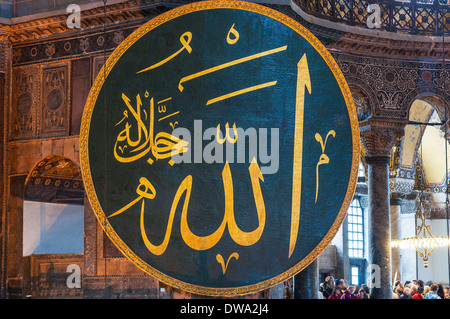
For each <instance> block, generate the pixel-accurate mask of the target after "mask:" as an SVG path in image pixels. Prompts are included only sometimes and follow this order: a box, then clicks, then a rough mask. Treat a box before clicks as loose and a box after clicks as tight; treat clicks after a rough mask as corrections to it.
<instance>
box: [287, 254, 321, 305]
mask: <svg viewBox="0 0 450 319" xmlns="http://www.w3.org/2000/svg"><path fill="white" fill-rule="evenodd" d="M293 290H294V299H318V298H319V294H318V291H319V263H318V261H317V259H315V260H314V261H313V262H312V263H311V264H309V265H308V267H306V268H305V269H303V270H302V271H301V272H300V273H298V274H297V275H295V276H294V287H293Z"/></svg>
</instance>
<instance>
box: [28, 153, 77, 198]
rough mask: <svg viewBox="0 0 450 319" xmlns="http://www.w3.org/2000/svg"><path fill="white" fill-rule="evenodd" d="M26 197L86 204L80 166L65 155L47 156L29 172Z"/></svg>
mask: <svg viewBox="0 0 450 319" xmlns="http://www.w3.org/2000/svg"><path fill="white" fill-rule="evenodd" d="M24 199H25V200H29V201H39V202H48V203H63V204H78V205H84V185H83V180H82V177H81V170H80V168H79V167H78V166H77V164H75V163H74V162H73V161H72V160H70V159H68V158H66V157H63V156H59V155H50V156H48V157H45V158H44V159H42V160H40V161H39V162H38V163H37V164H36V165H35V166H34V167H33V168H32V169H31V171H30V173H29V174H28V176H27V179H26V181H25V196H24Z"/></svg>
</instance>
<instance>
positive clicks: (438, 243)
mask: <svg viewBox="0 0 450 319" xmlns="http://www.w3.org/2000/svg"><path fill="white" fill-rule="evenodd" d="M430 214H431V206H430V205H429V204H428V202H427V200H426V199H425V197H424V195H423V192H421V193H420V195H419V196H418V197H417V199H416V218H417V219H419V221H420V224H419V225H418V226H417V227H416V235H415V236H414V237H410V238H404V239H397V240H393V241H391V247H392V248H400V249H415V250H416V251H417V253H418V254H419V256H420V257H421V258H422V259H423V262H424V267H425V268H427V267H428V259H429V257H430V255H431V252H432V251H433V250H434V249H435V248H438V247H444V246H447V245H450V238H448V237H437V236H434V235H433V233H432V232H431V225H427V219H428V218H429V217H430Z"/></svg>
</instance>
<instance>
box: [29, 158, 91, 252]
mask: <svg viewBox="0 0 450 319" xmlns="http://www.w3.org/2000/svg"><path fill="white" fill-rule="evenodd" d="M83 242H84V188H83V181H82V178H81V172H80V169H79V168H78V166H77V165H76V164H75V163H74V162H72V161H71V160H70V159H68V158H65V157H62V156H56V155H52V156H48V157H46V158H44V159H42V160H41V161H39V162H38V163H37V164H36V165H35V166H34V167H33V169H32V170H31V172H30V173H29V175H28V177H27V180H26V183H25V196H24V206H23V256H29V255H36V254H65V253H82V252H83Z"/></svg>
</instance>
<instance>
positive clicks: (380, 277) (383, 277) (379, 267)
mask: <svg viewBox="0 0 450 319" xmlns="http://www.w3.org/2000/svg"><path fill="white" fill-rule="evenodd" d="M403 128H404V125H399V124H397V123H391V122H380V121H374V120H368V121H366V122H365V123H363V122H362V123H360V133H361V142H362V145H363V146H364V149H365V151H366V163H367V165H368V182H367V184H368V197H369V210H368V224H369V225H368V230H369V231H368V259H369V269H373V272H372V273H370V274H368V279H369V287H370V298H371V299H391V298H392V274H391V246H390V243H391V227H390V226H391V225H390V224H391V220H390V195H389V161H390V152H391V149H392V147H393V145H394V142H395V140H396V139H397V138H398V137H399V136H401V134H403V132H404V131H403Z"/></svg>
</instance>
